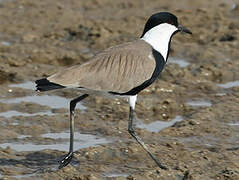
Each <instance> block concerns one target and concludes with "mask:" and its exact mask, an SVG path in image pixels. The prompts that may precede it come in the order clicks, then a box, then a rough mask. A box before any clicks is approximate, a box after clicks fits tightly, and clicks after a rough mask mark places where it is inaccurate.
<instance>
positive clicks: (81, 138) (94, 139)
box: [0, 132, 112, 151]
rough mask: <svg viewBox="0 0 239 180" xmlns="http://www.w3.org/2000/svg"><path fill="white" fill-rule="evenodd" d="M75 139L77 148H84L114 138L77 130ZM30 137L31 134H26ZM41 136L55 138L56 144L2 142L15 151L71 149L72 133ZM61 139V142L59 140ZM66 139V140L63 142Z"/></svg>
mask: <svg viewBox="0 0 239 180" xmlns="http://www.w3.org/2000/svg"><path fill="white" fill-rule="evenodd" d="M74 136H75V141H74V147H75V148H76V149H82V148H87V147H95V146H97V145H101V144H107V143H111V142H112V140H109V139H106V138H102V137H99V136H96V135H91V134H81V133H79V132H75V134H74ZM25 137H29V136H25ZM25 137H24V136H20V137H19V139H24V138H25ZM41 137H44V138H49V139H54V140H55V141H54V142H55V144H34V143H32V142H26V143H19V142H10V143H2V144H0V147H1V148H7V147H8V146H9V147H10V148H11V149H14V150H15V151H41V150H45V149H51V150H59V151H68V149H69V138H70V133H66V132H60V133H47V134H42V135H41ZM59 140H61V141H60V142H57V141H59ZM62 140H64V142H62Z"/></svg>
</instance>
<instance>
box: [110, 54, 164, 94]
mask: <svg viewBox="0 0 239 180" xmlns="http://www.w3.org/2000/svg"><path fill="white" fill-rule="evenodd" d="M152 51H153V56H154V59H155V62H156V66H155V69H154V72H153V74H152V76H151V77H150V79H148V80H146V81H145V82H143V83H142V84H141V85H139V86H137V87H134V88H133V89H131V90H129V91H128V92H125V93H118V92H109V93H111V94H114V95H120V96H125V95H126V96H133V95H136V94H138V93H139V92H140V91H142V90H143V89H145V88H147V87H148V86H150V85H151V84H152V83H153V82H154V81H155V80H156V79H157V78H158V76H159V74H160V73H161V72H162V70H163V68H164V65H165V64H166V61H165V60H164V58H163V56H162V55H161V54H160V53H159V52H158V51H156V50H154V49H153V50H152Z"/></svg>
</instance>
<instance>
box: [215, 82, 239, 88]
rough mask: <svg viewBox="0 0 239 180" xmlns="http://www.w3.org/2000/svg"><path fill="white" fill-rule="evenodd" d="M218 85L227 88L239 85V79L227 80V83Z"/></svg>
mask: <svg viewBox="0 0 239 180" xmlns="http://www.w3.org/2000/svg"><path fill="white" fill-rule="evenodd" d="M217 86H219V87H222V88H225V89H229V88H233V87H237V86H239V81H231V82H227V83H224V84H217Z"/></svg>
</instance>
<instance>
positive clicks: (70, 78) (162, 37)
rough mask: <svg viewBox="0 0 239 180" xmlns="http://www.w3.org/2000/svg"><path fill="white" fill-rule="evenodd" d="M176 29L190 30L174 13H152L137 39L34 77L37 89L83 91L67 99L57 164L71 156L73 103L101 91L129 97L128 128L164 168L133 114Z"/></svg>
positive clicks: (162, 62)
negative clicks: (65, 149)
mask: <svg viewBox="0 0 239 180" xmlns="http://www.w3.org/2000/svg"><path fill="white" fill-rule="evenodd" d="M177 32H185V33H189V34H192V33H191V31H189V30H188V29H186V28H184V27H183V26H180V25H178V20H177V17H176V16H175V15H173V14H171V13H169V12H160V13H156V14H153V15H152V16H151V17H150V18H149V19H148V21H147V22H146V24H145V27H144V31H143V34H142V36H141V38H140V39H138V40H135V41H133V42H128V43H124V44H121V45H118V46H114V47H111V48H108V49H106V50H104V51H102V52H101V53H99V54H97V55H96V56H94V57H93V58H91V59H90V60H89V61H88V62H86V63H84V64H81V65H75V66H72V67H70V68H67V69H64V70H62V71H60V72H58V73H56V74H53V75H52V76H50V77H48V78H44V79H40V80H37V81H36V88H37V91H48V90H53V89H62V88H77V89H79V90H81V91H82V92H84V94H83V95H82V96H80V97H77V98H76V99H73V100H72V101H71V102H70V147H69V153H68V154H67V155H66V156H65V157H64V158H63V159H62V160H61V161H60V166H59V168H62V167H64V166H66V165H68V164H69V163H70V161H71V159H72V157H73V140H74V109H75V106H76V104H77V103H78V102H79V101H81V100H83V99H85V98H86V97H88V96H89V95H91V94H100V95H113V96H117V97H124V98H128V100H129V106H130V108H129V122H128V132H129V133H130V134H131V135H132V136H133V137H134V139H135V140H136V141H137V142H138V143H139V144H140V145H141V146H142V147H143V149H144V150H145V151H147V153H148V154H149V155H150V156H151V158H152V159H153V160H154V161H155V162H156V163H157V165H158V166H159V167H160V168H163V169H167V168H166V166H164V165H162V164H161V163H160V161H159V160H158V159H157V158H156V157H155V155H154V154H152V153H151V152H150V151H149V150H148V148H147V146H146V145H145V144H144V142H143V141H142V140H141V139H140V138H139V137H138V136H137V135H136V134H135V131H134V129H133V119H134V115H133V114H134V108H135V103H136V98H137V94H138V93H139V92H140V91H142V90H143V89H145V88H146V87H148V86H149V85H150V84H152V83H153V82H154V81H155V80H156V79H157V78H158V76H159V74H160V73H161V71H162V70H163V68H164V65H165V64H166V62H167V59H168V54H169V47H170V42H171V38H172V36H173V35H175V34H176V33H177Z"/></svg>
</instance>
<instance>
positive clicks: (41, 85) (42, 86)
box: [35, 78, 65, 91]
mask: <svg viewBox="0 0 239 180" xmlns="http://www.w3.org/2000/svg"><path fill="white" fill-rule="evenodd" d="M35 83H36V88H37V89H36V91H49V90H53V89H61V88H65V86H62V85H60V84H56V83H52V82H50V81H48V80H47V79H46V78H43V79H39V80H36V81H35Z"/></svg>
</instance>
